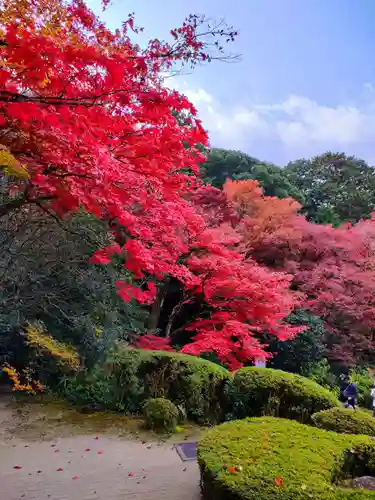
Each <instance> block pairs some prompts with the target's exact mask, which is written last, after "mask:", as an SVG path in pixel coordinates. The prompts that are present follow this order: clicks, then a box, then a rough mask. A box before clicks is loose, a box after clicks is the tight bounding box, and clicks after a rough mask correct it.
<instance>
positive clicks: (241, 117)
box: [180, 84, 375, 162]
mask: <svg viewBox="0 0 375 500" xmlns="http://www.w3.org/2000/svg"><path fill="white" fill-rule="evenodd" d="M364 89H365V91H366V93H367V97H368V98H367V102H366V103H365V104H364V103H363V99H361V98H362V97H363V96H360V97H359V99H358V104H353V103H350V104H346V103H342V104H338V105H336V106H328V105H326V104H322V103H318V102H316V101H314V100H311V99H309V98H307V97H303V96H298V95H291V96H288V97H287V98H285V99H284V100H282V101H280V102H277V103H253V104H251V105H249V106H246V107H234V108H231V109H228V107H226V106H224V105H222V104H221V103H220V102H219V101H218V100H217V99H215V98H214V96H213V95H212V94H209V93H208V92H207V91H206V90H204V89H202V88H196V89H192V88H185V89H184V88H183V87H182V88H180V90H181V91H182V92H183V93H184V94H185V95H186V96H187V97H188V98H189V99H190V100H191V101H192V102H193V104H194V105H195V106H196V108H197V109H198V111H199V114H200V117H201V119H202V122H203V125H204V127H205V128H206V129H207V130H208V132H209V135H210V139H211V143H212V144H213V145H215V146H221V147H227V148H232V149H243V150H247V151H250V152H254V146H255V147H256V145H257V143H258V142H259V141H260V140H261V141H263V143H264V142H265V141H269V143H270V144H271V145H274V146H277V147H278V148H279V149H280V148H281V149H282V150H283V152H284V153H285V156H286V157H287V158H288V159H292V158H295V157H296V156H300V155H303V156H310V155H312V154H317V153H320V152H323V151H325V150H345V151H346V152H348V153H351V154H357V155H359V156H362V157H364V158H365V159H367V160H368V161H372V162H374V161H375V146H372V142H374V144H375V141H374V139H375V90H374V87H373V86H372V85H371V84H366V85H365V86H364ZM366 144H367V145H366Z"/></svg>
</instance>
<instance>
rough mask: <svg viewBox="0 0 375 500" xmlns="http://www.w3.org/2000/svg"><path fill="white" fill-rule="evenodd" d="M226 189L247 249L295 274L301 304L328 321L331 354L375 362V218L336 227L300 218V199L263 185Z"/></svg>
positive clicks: (276, 267)
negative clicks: (278, 194)
mask: <svg viewBox="0 0 375 500" xmlns="http://www.w3.org/2000/svg"><path fill="white" fill-rule="evenodd" d="M224 189H225V191H226V193H227V195H228V197H229V198H230V199H231V200H232V201H233V203H234V205H235V207H236V208H237V212H238V213H239V214H240V215H241V219H240V221H239V222H238V224H237V226H236V229H237V232H238V233H239V234H240V235H241V243H240V248H242V249H243V251H246V252H247V253H246V255H247V256H249V257H250V258H251V259H255V260H256V261H257V262H259V263H260V264H262V265H266V266H267V267H268V268H271V269H274V270H279V271H283V272H286V273H288V274H289V275H292V276H293V280H292V285H293V288H294V289H298V290H299V291H301V292H303V294H304V295H303V296H302V297H304V300H303V301H302V302H301V306H303V307H304V308H309V309H311V310H312V311H313V312H314V313H315V314H317V315H319V316H320V317H321V318H323V319H324V321H325V322H326V325H327V327H328V331H329V332H330V334H329V336H328V338H327V339H326V343H327V347H328V352H329V355H330V356H331V357H332V358H335V359H339V360H342V361H344V362H346V363H353V362H360V361H367V360H369V359H374V355H375V348H374V340H375V336H374V331H375V299H374V289H375V218H374V217H373V218H372V219H370V220H363V221H360V222H359V223H357V224H355V225H351V224H345V225H343V226H342V227H339V228H334V227H332V226H330V225H319V224H314V223H311V222H309V221H307V220H306V218H305V217H303V216H301V215H298V209H299V205H298V203H297V202H295V201H294V200H290V199H283V200H279V199H277V198H274V197H268V196H264V195H263V192H262V190H261V188H260V187H259V185H258V184H257V182H256V181H239V182H232V181H228V182H227V184H226V185H225V187H224Z"/></svg>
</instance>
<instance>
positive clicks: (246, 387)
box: [227, 367, 339, 422]
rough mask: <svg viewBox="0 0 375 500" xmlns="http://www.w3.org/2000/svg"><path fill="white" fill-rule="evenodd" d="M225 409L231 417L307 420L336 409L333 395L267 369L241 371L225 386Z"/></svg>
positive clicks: (301, 379)
mask: <svg viewBox="0 0 375 500" xmlns="http://www.w3.org/2000/svg"><path fill="white" fill-rule="evenodd" d="M227 395H228V408H229V412H230V413H231V415H230V416H232V417H235V418H244V417H256V416H261V415H272V416H275V417H285V418H292V419H299V420H300V421H302V422H305V421H309V420H310V416H311V415H312V414H313V413H316V412H318V411H321V410H326V409H328V408H332V407H335V406H339V402H338V400H337V398H336V396H335V395H334V394H333V393H331V392H330V391H328V390H327V389H325V388H324V387H322V386H320V385H319V384H317V383H316V382H314V381H312V380H310V379H308V378H306V377H301V376H300V375H296V374H294V373H287V372H284V371H281V370H273V369H271V368H255V367H251V368H242V369H241V370H238V371H237V372H236V373H235V375H234V377H233V379H232V380H231V381H229V383H228V384H227Z"/></svg>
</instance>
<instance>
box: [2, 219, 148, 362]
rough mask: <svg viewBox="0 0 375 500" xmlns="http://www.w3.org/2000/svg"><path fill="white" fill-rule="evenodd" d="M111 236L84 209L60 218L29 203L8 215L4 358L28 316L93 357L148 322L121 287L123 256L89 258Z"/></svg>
mask: <svg viewBox="0 0 375 500" xmlns="http://www.w3.org/2000/svg"><path fill="white" fill-rule="evenodd" d="M109 238H110V233H109V232H108V229H107V227H106V225H105V224H104V223H101V222H99V221H98V220H97V219H95V218H94V217H93V216H90V215H88V214H83V213H81V214H78V215H76V216H75V217H74V218H73V219H72V220H70V221H63V220H61V221H60V220H58V219H55V218H53V217H51V216H50V215H48V214H46V213H45V212H44V211H42V210H37V209H23V210H21V211H18V212H15V213H12V214H11V215H8V216H6V217H3V218H2V219H1V220H0V276H1V285H2V286H1V289H0V331H1V335H0V364H1V361H11V359H12V356H14V355H15V354H17V351H19V350H20V348H21V344H22V338H21V339H20V338H19V335H18V333H19V332H20V331H22V327H23V325H24V324H25V322H27V321H31V322H33V321H40V322H42V323H43V324H44V325H45V327H46V330H47V331H48V332H49V333H50V334H51V335H52V336H53V337H55V338H56V339H57V340H60V341H67V342H69V343H71V344H73V345H75V346H76V347H77V348H78V350H79V352H80V354H81V356H82V358H83V359H85V360H86V361H87V362H88V363H92V362H95V360H96V359H98V357H99V356H100V355H101V354H104V353H105V351H106V350H107V349H108V348H109V346H110V345H112V343H113V342H114V341H115V340H118V339H122V340H124V341H126V340H127V336H128V334H129V333H137V331H138V332H139V331H142V330H143V326H144V322H145V318H146V312H145V311H144V310H143V309H142V308H141V307H140V306H138V305H137V306H136V305H134V304H128V303H125V302H123V301H122V300H121V299H120V297H118V295H117V294H116V292H115V287H114V283H115V282H116V280H118V279H126V276H125V275H124V273H125V272H126V271H125V270H124V269H123V266H122V265H121V262H118V263H114V264H111V265H109V266H98V265H95V264H91V263H90V262H89V258H90V256H91V254H92V253H93V252H94V250H96V249H97V248H98V247H100V246H104V245H105V244H108V242H109Z"/></svg>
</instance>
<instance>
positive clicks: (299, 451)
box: [198, 417, 375, 500]
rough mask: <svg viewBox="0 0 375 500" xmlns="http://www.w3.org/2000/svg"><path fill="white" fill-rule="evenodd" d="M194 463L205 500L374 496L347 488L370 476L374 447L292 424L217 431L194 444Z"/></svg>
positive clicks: (255, 423) (245, 424)
mask: <svg viewBox="0 0 375 500" xmlns="http://www.w3.org/2000/svg"><path fill="white" fill-rule="evenodd" d="M198 461H199V466H200V471H201V486H202V493H203V497H204V499H205V500H271V499H272V500H308V499H309V498H312V499H314V500H350V499H353V498H355V499H356V500H374V499H375V491H369V490H363V489H353V488H351V487H348V486H349V485H350V484H351V480H352V479H353V478H354V477H360V476H365V475H375V442H374V441H371V440H370V439H369V438H368V437H365V436H354V435H351V436H348V435H345V436H344V435H342V434H336V433H334V432H328V431H324V430H320V429H316V428H314V427H310V426H308V425H303V424H300V423H298V422H296V421H291V420H286V419H278V418H273V417H260V418H254V419H245V420H242V421H233V422H227V423H225V424H222V425H219V426H218V427H215V428H213V429H211V430H209V431H208V432H206V434H205V435H204V437H203V439H202V440H201V441H200V443H199V445H198ZM344 484H345V485H346V486H347V487H345V488H344V487H343V486H344Z"/></svg>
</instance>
